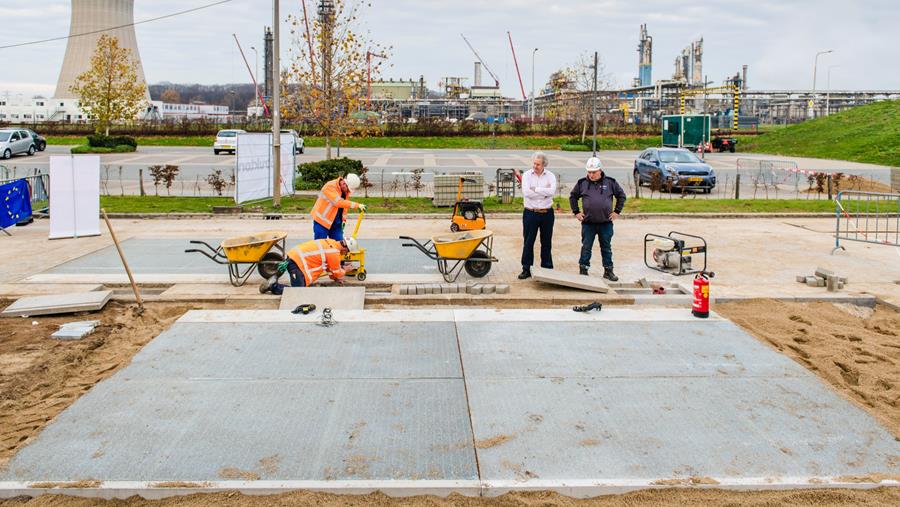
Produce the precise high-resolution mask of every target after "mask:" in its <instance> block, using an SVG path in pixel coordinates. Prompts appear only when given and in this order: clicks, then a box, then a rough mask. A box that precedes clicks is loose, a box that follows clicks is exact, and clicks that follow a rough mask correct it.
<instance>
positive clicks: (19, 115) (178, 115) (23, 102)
mask: <svg viewBox="0 0 900 507" xmlns="http://www.w3.org/2000/svg"><path fill="white" fill-rule="evenodd" d="M228 116H229V110H228V106H216V105H211V104H165V103H163V102H162V101H159V100H154V101H151V102H150V103H149V104H148V106H147V108H146V109H145V110H144V112H142V113H141V114H140V115H138V119H141V120H171V119H182V118H186V119H189V120H198V119H204V120H212V121H227V120H228ZM87 121H88V116H87V114H85V112H84V111H82V110H81V108H80V107H78V99H47V98H43V97H33V98H28V97H26V95H25V94H21V93H19V94H12V93H9V92H7V93H0V123H21V124H28V123H43V122H63V123H79V122H87Z"/></svg>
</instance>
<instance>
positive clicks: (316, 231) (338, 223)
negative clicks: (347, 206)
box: [313, 209, 344, 241]
mask: <svg viewBox="0 0 900 507" xmlns="http://www.w3.org/2000/svg"><path fill="white" fill-rule="evenodd" d="M313 239H333V240H335V241H344V210H343V209H338V212H337V215H336V216H335V217H334V222H332V223H331V229H326V228H324V227H322V226H321V225H319V222H316V221H315V220H313Z"/></svg>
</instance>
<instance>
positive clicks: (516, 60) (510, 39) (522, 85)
mask: <svg viewBox="0 0 900 507" xmlns="http://www.w3.org/2000/svg"><path fill="white" fill-rule="evenodd" d="M506 35H507V36H508V37H509V49H511V50H512V55H513V63H515V64H516V75H517V76H519V88H521V89H522V100H528V97H526V96H525V85H524V84H522V73H521V72H519V60H518V59H516V48H515V46H513V43H512V34H511V33H509V32H506Z"/></svg>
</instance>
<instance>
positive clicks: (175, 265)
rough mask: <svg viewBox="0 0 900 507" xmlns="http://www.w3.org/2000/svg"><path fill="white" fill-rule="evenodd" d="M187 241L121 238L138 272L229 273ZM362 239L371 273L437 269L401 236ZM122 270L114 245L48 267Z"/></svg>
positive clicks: (61, 271)
mask: <svg viewBox="0 0 900 507" xmlns="http://www.w3.org/2000/svg"><path fill="white" fill-rule="evenodd" d="M196 239H200V240H203V241H206V242H207V243H209V244H210V245H213V246H218V245H219V243H221V241H222V240H221V238H218V239H209V238H202V237H200V238H196ZM309 239H311V238H294V237H290V238H288V240H287V244H286V246H287V248H289V249H290V248H293V247H294V246H295V245H297V244H298V243H302V242H304V241H308V240H309ZM188 241H189V240H188V239H177V238H130V239H128V240H125V241H123V242H122V248H123V250H124V251H125V258H126V259H128V265H129V267H130V268H131V270H132V271H133V272H134V273H135V274H219V273H224V274H227V268H226V267H225V266H222V265H219V264H216V263H215V262H213V261H211V260H209V259H208V258H206V257H204V256H202V255H200V254H197V253H184V251H185V250H186V249H189V248H195V247H196V246H197V245H191V244H190V243H188ZM359 242H360V245H361V246H362V247H363V248H365V249H366V272H367V273H369V274H381V273H385V274H397V273H415V274H420V273H425V274H428V273H437V267H436V264H435V263H434V261H431V260H429V259H428V258H427V257H425V256H424V255H422V254H421V253H420V252H418V251H415V250H413V249H411V248H403V247H402V246H401V242H400V240H398V239H397V240H395V239H365V238H360V240H359ZM201 248H203V247H201ZM123 272H124V269H123V268H122V261H121V260H120V259H119V254H118V253H117V252H116V248H115V246H108V247H106V248H103V249H100V250H98V251H96V252H92V253H90V254H87V255H84V256H82V257H79V258H77V259H74V260H71V261H69V262H66V263H63V264H61V265H59V266H56V267H54V268H51V269H49V270H47V271H46V273H53V274H116V273H123Z"/></svg>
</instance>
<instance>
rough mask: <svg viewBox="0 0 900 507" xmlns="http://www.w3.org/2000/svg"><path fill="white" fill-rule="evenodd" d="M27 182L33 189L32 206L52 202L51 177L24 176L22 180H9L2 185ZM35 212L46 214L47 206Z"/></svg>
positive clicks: (1, 183)
mask: <svg viewBox="0 0 900 507" xmlns="http://www.w3.org/2000/svg"><path fill="white" fill-rule="evenodd" d="M19 180H25V181H27V182H28V187H29V188H30V189H31V204H32V205H34V204H35V203H39V202H44V201H47V202H49V201H50V175H49V174H37V175H34V176H23V177H21V178H12V179H8V180H0V185H5V184H7V183H12V182H13V181H19ZM33 211H34V212H46V211H47V210H46V206H44V207H42V208H41V209H35V210H33Z"/></svg>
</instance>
